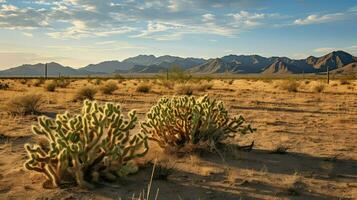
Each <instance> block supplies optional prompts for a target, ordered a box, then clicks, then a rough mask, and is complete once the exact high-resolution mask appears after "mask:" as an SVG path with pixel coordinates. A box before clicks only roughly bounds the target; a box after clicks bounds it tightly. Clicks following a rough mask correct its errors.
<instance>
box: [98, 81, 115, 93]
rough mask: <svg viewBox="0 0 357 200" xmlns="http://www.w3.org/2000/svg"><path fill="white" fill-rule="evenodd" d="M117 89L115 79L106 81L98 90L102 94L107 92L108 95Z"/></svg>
mask: <svg viewBox="0 0 357 200" xmlns="http://www.w3.org/2000/svg"><path fill="white" fill-rule="evenodd" d="M117 89H118V85H117V83H116V82H115V81H108V82H106V83H105V84H103V85H102V86H101V87H100V91H101V92H102V93H103V94H108V95H109V94H112V93H113V92H114V91H115V90H117Z"/></svg>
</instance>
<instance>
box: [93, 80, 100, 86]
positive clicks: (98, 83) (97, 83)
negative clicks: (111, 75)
mask: <svg viewBox="0 0 357 200" xmlns="http://www.w3.org/2000/svg"><path fill="white" fill-rule="evenodd" d="M100 84H102V80H100V79H95V80H94V85H100Z"/></svg>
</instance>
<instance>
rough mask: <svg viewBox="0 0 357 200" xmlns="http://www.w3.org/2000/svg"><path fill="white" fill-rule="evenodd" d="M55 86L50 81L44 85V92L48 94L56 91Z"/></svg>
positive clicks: (53, 82) (54, 83)
mask: <svg viewBox="0 0 357 200" xmlns="http://www.w3.org/2000/svg"><path fill="white" fill-rule="evenodd" d="M56 87H57V84H56V82H55V81H50V82H48V83H46V84H45V90H46V91H48V92H54V91H55V90H56Z"/></svg>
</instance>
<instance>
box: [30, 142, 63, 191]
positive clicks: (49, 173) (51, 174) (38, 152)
mask: <svg viewBox="0 0 357 200" xmlns="http://www.w3.org/2000/svg"><path fill="white" fill-rule="evenodd" d="M25 149H26V151H27V152H28V154H29V155H30V158H29V160H27V161H26V162H25V164H24V167H25V168H26V169H27V170H33V171H37V172H40V173H44V174H45V175H46V177H47V178H48V179H49V180H50V181H51V183H52V184H53V186H55V187H57V186H58V185H59V183H60V178H59V174H56V171H55V170H54V166H53V165H52V162H51V157H49V156H47V155H46V154H45V153H44V151H43V150H42V149H41V147H40V146H39V145H36V146H34V147H31V146H30V145H29V144H25Z"/></svg>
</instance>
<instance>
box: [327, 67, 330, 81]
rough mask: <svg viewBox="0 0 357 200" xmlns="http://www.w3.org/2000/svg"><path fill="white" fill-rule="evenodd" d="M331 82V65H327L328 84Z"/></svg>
mask: <svg viewBox="0 0 357 200" xmlns="http://www.w3.org/2000/svg"><path fill="white" fill-rule="evenodd" d="M329 83H330V69H329V66H327V84H329Z"/></svg>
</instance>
